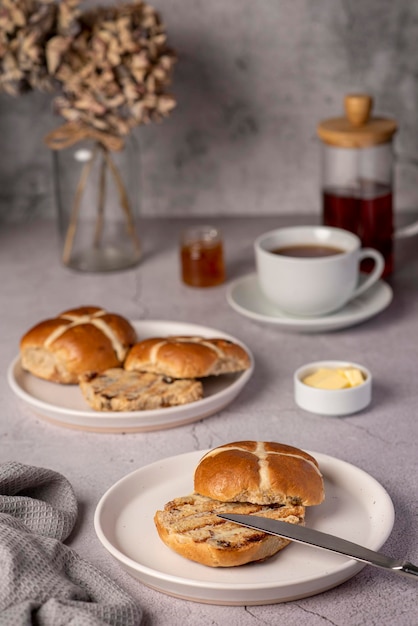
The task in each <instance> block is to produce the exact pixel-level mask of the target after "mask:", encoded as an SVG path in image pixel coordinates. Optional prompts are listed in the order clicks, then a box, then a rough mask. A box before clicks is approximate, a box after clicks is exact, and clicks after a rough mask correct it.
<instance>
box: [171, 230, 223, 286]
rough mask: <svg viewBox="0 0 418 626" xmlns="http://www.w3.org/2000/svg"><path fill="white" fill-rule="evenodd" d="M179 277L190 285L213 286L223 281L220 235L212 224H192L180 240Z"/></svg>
mask: <svg viewBox="0 0 418 626" xmlns="http://www.w3.org/2000/svg"><path fill="white" fill-rule="evenodd" d="M180 256H181V277H182V280H183V282H184V283H185V284H186V285H190V286H191V287H214V286H216V285H220V284H222V283H223V282H224V281H225V262H224V254H223V244H222V236H221V233H220V232H219V230H218V229H217V228H215V227H214V226H192V227H190V228H187V229H186V230H184V231H183V233H182V235H181V241H180Z"/></svg>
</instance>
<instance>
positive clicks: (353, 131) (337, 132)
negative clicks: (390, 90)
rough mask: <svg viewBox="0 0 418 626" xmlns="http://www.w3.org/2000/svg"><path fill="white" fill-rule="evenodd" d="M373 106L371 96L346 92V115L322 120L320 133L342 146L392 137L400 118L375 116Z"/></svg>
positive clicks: (326, 140) (360, 145) (325, 139)
mask: <svg viewBox="0 0 418 626" xmlns="http://www.w3.org/2000/svg"><path fill="white" fill-rule="evenodd" d="M372 108H373V98H372V97H371V96H369V95H367V94H348V95H346V96H345V98H344V109H345V117H335V118H330V119H327V120H323V121H322V122H320V123H319V124H318V127H317V133H318V136H319V137H320V139H321V140H322V141H323V142H324V143H326V144H328V145H331V146H339V147H341V148H365V147H368V146H374V145H378V144H382V143H387V142H389V141H391V140H392V137H393V135H394V134H395V133H396V131H397V128H398V126H397V123H396V121H395V120H393V119H390V118H386V117H371V113H372Z"/></svg>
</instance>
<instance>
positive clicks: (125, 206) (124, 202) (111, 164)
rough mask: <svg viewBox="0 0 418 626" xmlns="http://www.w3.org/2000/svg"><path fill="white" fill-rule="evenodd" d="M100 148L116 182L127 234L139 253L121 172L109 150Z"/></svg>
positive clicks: (138, 244)
mask: <svg viewBox="0 0 418 626" xmlns="http://www.w3.org/2000/svg"><path fill="white" fill-rule="evenodd" d="M102 150H103V155H104V158H105V159H106V163H107V164H108V166H109V169H110V171H111V173H112V174H113V177H114V179H115V183H116V187H117V189H118V192H119V201H120V206H121V208H122V210H123V212H124V214H125V217H126V228H127V232H128V234H129V236H130V237H131V239H132V243H133V246H134V248H135V251H136V252H137V253H138V254H139V252H140V243H139V239H138V236H137V234H136V230H135V222H134V217H133V213H132V210H131V206H130V202H129V197H128V194H127V193H126V188H125V185H124V183H123V180H122V177H121V174H120V172H119V169H118V168H117V166H116V164H115V162H114V161H113V159H112V157H111V156H110V153H109V150H108V149H107V148H106V147H105V146H102Z"/></svg>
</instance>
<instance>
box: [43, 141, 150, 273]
mask: <svg viewBox="0 0 418 626" xmlns="http://www.w3.org/2000/svg"><path fill="white" fill-rule="evenodd" d="M139 167H140V164H139V150H138V146H137V143H136V141H135V139H134V138H133V137H128V138H127V139H126V141H125V145H124V147H123V149H122V150H118V151H116V150H109V149H108V148H106V147H105V146H104V145H103V144H102V143H100V142H97V141H94V140H85V141H79V142H77V143H76V144H74V145H73V146H71V147H68V148H65V149H62V150H53V174H54V191H55V198H56V206H57V211H58V224H59V232H60V236H61V240H62V246H63V248H62V262H63V263H64V264H65V265H67V266H68V267H71V268H73V269H76V270H81V271H85V272H109V271H115V270H123V269H126V268H129V267H132V266H134V265H136V264H137V263H138V262H139V260H140V258H141V247H140V241H139V235H138V231H139V201H140V191H139V184H138V181H139V174H140V170H139Z"/></svg>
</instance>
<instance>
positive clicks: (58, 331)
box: [20, 306, 137, 384]
mask: <svg viewBox="0 0 418 626" xmlns="http://www.w3.org/2000/svg"><path fill="white" fill-rule="evenodd" d="M136 341H137V336H136V332H135V329H134V328H133V327H132V326H131V324H130V323H129V322H128V320H126V319H125V318H124V317H122V316H121V315H117V314H116V313H108V312H107V311H105V310H103V309H101V308H99V307H95V306H82V307H79V308H76V309H71V310H68V311H64V312H63V313H61V314H60V315H58V316H57V317H55V318H51V319H47V320H45V321H42V322H40V323H39V324H37V325H36V326H34V327H33V328H31V329H30V330H29V331H28V332H27V333H26V334H25V335H24V336H23V337H22V339H21V341H20V356H21V364H22V367H23V369H25V370H27V371H28V372H30V373H31V374H33V375H34V376H37V377H39V378H44V379H45V380H49V381H52V382H57V383H69V384H71V383H77V382H78V378H79V376H80V375H81V374H83V373H85V372H89V371H94V372H102V371H104V370H106V369H108V368H111V367H119V366H121V365H122V364H123V362H124V360H125V357H126V354H127V352H128V350H129V348H130V347H131V346H132V345H133V344H134V343H135V342H136Z"/></svg>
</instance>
